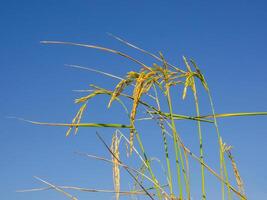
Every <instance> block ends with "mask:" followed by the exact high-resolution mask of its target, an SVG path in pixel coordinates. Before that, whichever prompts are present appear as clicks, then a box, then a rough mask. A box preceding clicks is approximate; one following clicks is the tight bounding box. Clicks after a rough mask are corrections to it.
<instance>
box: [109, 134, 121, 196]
mask: <svg viewBox="0 0 267 200" xmlns="http://www.w3.org/2000/svg"><path fill="white" fill-rule="evenodd" d="M119 144H120V138H119V136H118V132H117V131H116V132H115V133H114V134H113V136H112V143H111V147H110V149H111V151H112V152H113V154H114V155H115V156H113V154H112V155H111V157H112V161H113V170H112V172H113V184H114V191H115V192H116V194H115V195H116V200H119V197H120V168H119V166H120V163H119V161H118V159H120V152H119ZM115 157H116V158H117V159H116V158H115Z"/></svg>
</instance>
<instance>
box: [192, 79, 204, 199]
mask: <svg viewBox="0 0 267 200" xmlns="http://www.w3.org/2000/svg"><path fill="white" fill-rule="evenodd" d="M193 84H194V88H195V91H194V100H195V106H196V113H197V117H199V116H200V112H199V105H198V97H197V91H196V85H195V82H194V83H193ZM197 126H198V137H199V148H200V160H201V162H204V153H203V142H202V131H201V122H200V121H197ZM201 189H202V199H203V200H205V199H206V191H205V174H204V166H203V165H201Z"/></svg>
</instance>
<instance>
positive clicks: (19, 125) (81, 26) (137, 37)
mask: <svg viewBox="0 0 267 200" xmlns="http://www.w3.org/2000/svg"><path fill="white" fill-rule="evenodd" d="M266 9H267V3H266V2H265V1H259V0H257V1H241V0H237V1H221V2H219V1H201V2H200V1H145V2H144V1H139V0H137V1H121V0H118V1H112V2H111V1H104V0H98V1H93V0H91V1H84V0H81V1H52V0H47V1H38V0H36V1H31V0H29V1H13V0H9V1H4V0H3V1H1V8H0V16H1V20H0V26H1V31H0V44H1V45H0V69H1V73H0V76H1V78H0V88H1V93H2V94H1V98H0V124H1V127H2V128H1V132H0V152H1V153H0V155H1V165H0V169H1V170H0V177H1V181H0V191H1V198H3V199H11V200H15V199H16V200H17V199H21V200H24V199H28V200H29V199H40V200H42V199H65V197H63V196H62V195H61V194H58V193H56V192H54V191H46V192H37V193H15V190H17V189H24V188H32V187H40V186H41V187H42V186H43V185H42V184H41V183H39V182H38V181H36V180H35V179H34V178H33V176H39V177H41V178H44V179H46V180H48V181H51V182H52V183H56V184H65V185H78V186H83V187H91V188H107V189H111V188H112V179H111V177H112V173H111V168H110V166H109V165H107V164H103V163H101V162H96V161H94V160H88V159H86V158H84V157H80V156H77V155H75V154H74V153H73V152H75V151H81V152H88V153H89V152H90V153H96V154H98V155H104V156H109V155H108V153H107V152H106V151H105V150H104V148H103V146H102V145H101V143H100V142H99V141H98V140H97V138H96V136H95V131H96V129H89V130H81V132H80V133H79V134H78V135H77V136H76V137H73V136H72V137H69V138H66V137H65V136H64V135H65V129H64V128H55V127H52V128H51V127H41V126H33V125H29V124H27V123H24V122H20V121H16V120H12V119H8V118H7V116H16V117H23V118H26V119H32V120H38V121H49V122H69V121H70V120H71V119H72V117H73V116H74V114H75V112H76V111H77V109H78V107H77V105H74V104H73V99H74V98H75V97H77V96H79V95H80V94H78V93H75V92H73V91H72V90H73V89H87V88H88V86H89V84H91V83H95V84H98V85H100V86H103V87H104V86H106V87H108V88H110V89H112V88H114V86H115V84H116V81H114V80H112V79H109V78H105V77H103V76H100V75H96V74H93V73H89V72H86V71H81V70H77V69H71V68H68V67H65V66H64V64H78V65H84V66H90V67H94V68H96V69H100V70H103V71H107V72H112V73H114V74H116V75H120V76H123V75H124V74H125V73H126V72H127V71H129V70H138V68H139V66H137V65H135V64H134V63H131V62H128V61H126V60H124V59H123V58H119V57H118V56H114V55H110V54H107V53H103V52H99V51H95V50H91V49H83V48H79V47H69V46H57V45H54V46H53V45H43V44H40V43H39V41H41V40H62V41H72V42H80V43H90V44H97V45H102V46H107V47H112V48H114V49H120V50H122V51H125V52H127V53H129V54H131V55H133V56H134V57H136V58H139V59H141V60H144V61H145V62H147V63H152V62H153V61H152V60H151V59H149V58H148V57H146V56H144V55H142V54H140V53H138V52H136V51H134V50H132V49H128V48H126V47H125V46H123V45H122V44H120V43H118V42H117V41H115V40H114V39H112V38H111V37H109V36H108V35H107V32H110V33H113V34H116V35H118V36H121V37H123V38H125V39H127V40H128V41H131V42H133V43H135V44H137V45H139V46H141V47H143V48H145V49H147V50H149V51H151V52H155V53H157V52H158V51H162V52H163V53H164V55H165V56H166V58H167V59H168V60H169V61H170V62H171V63H175V64H177V65H179V66H181V65H182V55H186V56H188V57H191V58H194V59H195V60H196V61H197V62H198V64H199V65H200V66H201V69H202V70H203V73H204V74H205V75H206V77H207V79H208V82H209V85H210V88H211V90H212V94H213V98H214V101H215V107H216V110H217V112H218V113H223V112H240V111H244V112H252V111H267V105H266V102H267V93H266V87H267V81H266V73H267V67H266V61H265V59H266V57H267V46H266V44H267V38H266V35H267V26H266V21H267V13H266ZM205 98H206V97H205V96H204V95H203V102H202V104H203V110H202V113H203V114H208V113H209V112H210V110H209V109H208V107H207V106H206V104H205V102H204V100H206V99H205ZM107 102H108V99H105V98H104V99H103V100H101V99H100V98H98V99H96V100H93V101H92V102H90V104H89V107H88V109H89V111H88V113H87V114H86V117H87V118H86V119H87V120H88V121H93V122H100V121H101V120H102V121H104V122H119V121H121V120H122V121H124V122H125V115H123V114H122V112H116V109H117V108H118V109H119V107H118V106H116V105H115V106H114V107H112V108H111V109H110V110H107V109H106V105H107ZM186 108H187V105H186V104H185V105H181V109H180V108H177V109H178V111H181V112H182V113H184V114H186V111H187V109H186ZM179 109H180V110H179ZM266 122H267V118H266V117H247V118H231V119H222V120H219V125H220V128H221V132H222V135H223V137H224V138H225V141H226V142H227V143H230V144H232V145H233V146H234V155H235V158H236V160H237V162H238V164H239V168H240V173H241V175H242V177H243V179H244V182H245V190H246V193H247V195H248V197H249V199H265V198H266V196H267V193H266V191H267V186H266V182H265V180H266V179H267V172H266V168H267V158H266V155H265V154H266V151H267V141H266V139H267V136H266V134H267V131H266V130H267V123H266ZM179 127H181V130H182V129H183V128H184V129H185V128H188V127H189V126H187V125H181V124H179ZM186 130H190V128H189V129H186ZM206 130H207V131H206V132H205V133H206V135H205V136H204V137H205V138H206V139H207V141H212V142H210V143H209V142H207V143H206V144H205V145H206V151H207V152H212V148H213V146H212V145H216V137H215V136H214V135H215V133H214V134H213V132H212V131H210V129H208V128H207V129H206ZM99 131H100V132H101V133H102V135H104V137H105V139H106V140H107V141H109V140H110V136H111V134H112V130H103V129H100V130H99ZM146 131H147V133H148V134H144V135H143V137H144V139H145V140H146V141H147V142H146V144H147V149H148V151H149V153H150V154H151V155H154V153H155V154H156V155H157V154H160V152H161V151H159V150H154V149H153V147H154V146H155V145H154V144H157V142H160V140H159V138H157V136H154V135H152V137H153V140H151V134H152V132H153V133H154V129H153V126H151V127H150V126H145V127H144V132H146ZM188 132H190V131H188ZM192 132H194V131H193V130H192ZM126 133H127V132H126ZM190 133H191V132H190ZM158 134H159V133H158ZM188 134H189V133H188ZM193 134H194V133H191V135H184V137H185V140H188V141H189V142H190V141H192V144H194V140H195V138H196V137H195V136H193ZM154 137H155V138H154ZM196 144H197V143H196ZM209 150H210V151H209ZM196 153H197V150H196ZM210 154H211V156H210V157H209V158H207V160H208V161H209V162H210V163H211V165H212V166H214V168H217V167H218V166H217V165H216V163H214V162H213V161H214V158H215V157H214V156H215V155H212V153H210ZM192 162H194V161H192ZM123 176H125V177H126V178H125V181H124V188H126V189H128V187H129V186H128V183H127V180H129V179H128V178H127V174H123ZM197 184H198V182H197V181H196V183H195V186H192V187H193V188H196V195H198V192H199V191H198V188H197V187H196V185H197ZM208 184H210V185H207V187H208V188H209V191H208V197H210V198H209V199H216V198H217V197H216V196H218V192H219V189H220V188H219V186H218V188H216V189H215V187H214V188H213V185H216V184H215V180H213V179H212V178H210V179H209V181H208ZM78 197H79V195H78ZM80 197H81V198H80V199H83V198H95V199H103V198H107V199H112V198H113V197H112V196H111V195H108V196H107V195H103V194H100V195H96V194H81V195H80ZM197 198H198V197H195V199H197ZM218 199H219V197H218Z"/></svg>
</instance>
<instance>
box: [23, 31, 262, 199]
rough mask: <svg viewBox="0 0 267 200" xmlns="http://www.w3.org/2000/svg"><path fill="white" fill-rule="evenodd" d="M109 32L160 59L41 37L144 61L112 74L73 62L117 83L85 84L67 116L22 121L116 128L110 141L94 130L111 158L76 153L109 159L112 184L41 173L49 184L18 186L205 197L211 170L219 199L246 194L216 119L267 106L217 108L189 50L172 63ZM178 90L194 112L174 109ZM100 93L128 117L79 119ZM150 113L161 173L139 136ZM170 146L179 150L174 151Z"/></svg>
mask: <svg viewBox="0 0 267 200" xmlns="http://www.w3.org/2000/svg"><path fill="white" fill-rule="evenodd" d="M111 36H112V37H113V38H115V39H116V40H118V41H120V42H121V43H122V44H124V45H127V46H128V47H130V48H133V49H135V50H137V51H139V52H141V53H143V54H145V55H147V56H150V57H152V58H153V59H155V62H154V63H151V64H145V63H143V62H142V61H139V60H137V59H135V58H133V57H131V56H130V55H128V54H126V53H124V52H121V51H117V50H114V49H110V48H106V47H101V46H96V45H89V44H78V43H72V42H61V41H42V42H41V43H43V44H58V45H71V46H79V47H84V48H93V49H97V50H101V51H104V52H108V53H112V54H116V55H119V56H121V57H123V58H126V59H128V60H130V61H132V62H134V63H136V64H137V65H139V70H137V71H130V72H128V73H127V74H126V75H125V76H124V77H119V76H117V75H115V74H109V73H107V72H103V71H101V70H96V69H92V68H87V67H83V66H79V65H68V66H69V67H73V68H79V69H83V70H88V71H90V72H93V73H98V74H101V75H103V76H106V77H109V78H113V79H115V80H116V81H118V83H117V85H116V87H115V88H114V89H113V90H110V89H107V88H102V87H99V86H96V85H90V87H91V88H86V90H85V91H84V92H86V93H87V94H86V95H82V96H80V97H78V98H77V99H75V103H76V104H80V105H81V106H80V109H79V110H78V111H77V113H76V114H75V115H74V118H73V120H72V121H71V122H70V123H46V122H37V121H30V120H25V121H27V122H30V123H32V124H37V125H49V126H65V127H67V131H66V136H69V135H70V134H71V133H72V132H73V134H75V135H76V134H77V133H78V130H79V129H80V128H90V127H101V128H111V129H110V134H113V137H112V141H111V142H110V144H111V145H110V144H109V143H108V142H106V141H105V139H104V138H103V137H102V136H101V133H97V137H98V138H99V140H100V141H101V142H102V143H103V149H104V150H106V151H108V152H109V153H110V155H111V159H109V158H105V157H99V156H96V155H93V154H87V153H86V154H84V153H78V154H81V155H83V156H86V157H89V158H91V159H96V160H101V161H102V162H108V163H110V164H111V165H112V171H113V183H114V186H113V187H114V189H113V190H111V189H92V188H81V187H76V186H60V185H55V184H52V183H50V182H48V181H45V180H42V179H41V178H39V177H36V178H37V179H38V180H39V181H41V182H42V183H44V184H46V185H47V187H45V188H36V189H28V190H21V191H20V192H25V191H28V192H29V191H41V190H47V189H53V190H55V191H57V192H60V193H62V194H63V195H65V196H66V197H67V198H70V199H73V200H74V199H75V200H76V199H77V197H74V196H73V195H71V194H70V193H67V192H66V191H65V190H78V191H81V192H103V193H105V192H106V193H112V194H114V195H115V198H116V200H118V199H119V198H120V196H121V195H128V196H129V198H132V197H133V196H137V195H138V196H140V195H143V196H144V198H149V199H152V200H153V199H159V200H184V199H187V200H190V199H202V200H206V199H209V194H208V193H207V188H209V187H212V186H211V185H208V184H207V183H206V179H207V174H209V176H210V175H211V176H214V177H215V178H216V179H217V180H218V182H220V183H221V197H218V198H217V199H222V200H224V199H228V200H231V199H234V198H239V199H241V200H245V199H247V197H246V195H245V190H244V182H243V181H242V178H241V175H240V173H239V171H238V168H237V162H236V160H235V159H234V156H233V153H232V148H231V146H228V145H226V144H225V143H224V141H223V138H222V135H221V133H220V130H219V126H218V122H217V119H218V118H226V117H240V116H256V115H267V112H252V113H245V112H244V113H224V114H218V113H216V112H215V108H214V104H213V99H212V95H211V91H210V88H209V85H208V83H207V80H206V78H205V76H204V75H203V73H202V72H201V70H200V67H199V66H198V65H197V64H196V62H195V61H194V60H192V59H188V58H186V57H185V56H184V57H183V61H184V63H183V64H182V65H181V66H184V67H177V66H174V65H173V64H171V63H169V62H168V61H167V60H166V59H165V57H164V55H163V53H161V52H159V54H158V55H156V54H153V53H150V52H148V51H146V50H144V49H141V48H140V47H137V46H135V45H133V44H131V43H129V42H127V41H125V40H123V39H121V38H119V37H117V36H114V35H111ZM200 87H203V88H204V90H202V91H205V93H206V94H205V95H207V97H208V99H209V102H207V104H208V105H210V110H211V114H209V115H202V114H201V108H200V104H199V91H201V90H199V88H200ZM126 88H127V90H126ZM129 91H130V92H129ZM177 91H181V92H180V93H179V92H178V94H182V95H181V97H180V98H181V99H183V100H184V101H186V100H187V99H188V98H192V99H193V102H194V105H192V107H193V108H194V110H195V115H193V116H192V115H185V114H179V113H176V110H177V109H176V108H179V106H180V105H179V104H177V102H176V101H174V95H177ZM188 93H190V94H192V95H190V94H188ZM103 95H105V96H109V98H110V100H109V102H108V104H107V107H108V108H109V107H111V106H112V104H113V102H114V101H117V102H118V103H120V104H121V106H122V107H123V109H124V110H125V113H126V116H127V117H128V124H114V123H109V124H106V123H101V122H99V123H90V122H86V123H83V122H82V120H83V115H84V113H85V112H86V110H87V109H89V108H88V107H87V105H88V104H90V100H91V99H92V98H95V97H96V96H103ZM126 101H127V102H130V105H131V106H130V107H129V106H127V104H125V102H126ZM128 105H129V104H128ZM138 113H145V116H144V117H142V118H138V117H137V116H138ZM146 120H149V121H154V122H155V124H156V125H157V127H158V130H159V133H157V132H155V133H154V134H161V137H162V143H161V144H155V145H157V147H159V146H161V148H162V150H163V152H164V154H163V157H164V160H162V161H161V162H160V163H161V164H162V168H163V169H164V170H163V173H162V174H158V173H156V172H155V169H154V167H153V166H154V165H152V161H153V159H154V160H155V158H153V155H149V153H148V152H147V151H146V146H145V145H144V141H143V139H142V136H143V135H144V134H146V133H145V132H143V131H142V129H140V128H138V127H137V124H138V123H139V122H140V121H142V122H143V123H145V122H146ZM182 120H184V121H185V120H186V121H191V122H192V126H196V130H197V131H196V133H189V134H192V135H193V137H197V138H198V141H199V152H192V151H191V150H190V148H189V145H188V144H185V143H184V141H183V138H182V136H181V133H180V131H179V124H178V123H177V121H182ZM207 124H208V125H210V124H211V125H213V126H214V131H215V132H216V133H217V138H218V141H217V144H218V145H217V147H215V148H217V149H218V152H219V154H218V155H217V156H218V168H219V172H217V170H215V169H213V168H212V167H211V166H210V165H209V163H207V162H206V159H205V158H206V156H208V154H207V153H206V151H205V146H204V145H203V134H204V133H203V126H205V125H207ZM121 144H126V145H127V147H128V151H122V148H121ZM171 152H174V155H173V153H171ZM121 154H127V155H128V156H129V157H133V156H135V157H134V159H136V163H137V165H140V167H138V168H136V167H133V166H129V165H128V164H126V163H127V161H124V160H122V158H121V156H120V155H121ZM133 154H134V155H133ZM192 162H195V163H197V164H198V165H199V174H201V176H200V179H201V180H200V181H199V187H200V188H201V196H193V195H192V188H191V180H192V179H193V178H194V174H195V173H196V172H193V173H192V172H191V170H190V163H192ZM227 166H228V167H227ZM229 166H232V170H231V171H229ZM122 169H123V170H126V172H127V173H128V174H129V176H130V177H131V178H132V180H133V189H132V190H130V191H122V190H121V179H122V178H123V177H122V176H121V174H120V172H121V170H122ZM229 176H233V177H235V180H236V182H230V178H229ZM162 177H164V178H162ZM162 179H165V180H166V182H162V181H161V180H162Z"/></svg>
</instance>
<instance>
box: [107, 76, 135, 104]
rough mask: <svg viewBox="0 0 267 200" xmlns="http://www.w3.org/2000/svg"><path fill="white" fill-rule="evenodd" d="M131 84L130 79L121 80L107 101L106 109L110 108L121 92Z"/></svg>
mask: <svg viewBox="0 0 267 200" xmlns="http://www.w3.org/2000/svg"><path fill="white" fill-rule="evenodd" d="M131 82H132V80H131V79H123V80H121V81H120V82H119V83H118V84H117V86H116V88H115V90H114V92H113V93H112V95H111V98H110V100H109V103H108V108H110V106H111V104H112V102H113V101H114V100H115V99H116V98H117V97H118V96H119V95H120V94H121V92H122V91H123V90H124V89H125V88H126V87H127V86H128V85H129V84H130V83H131Z"/></svg>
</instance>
